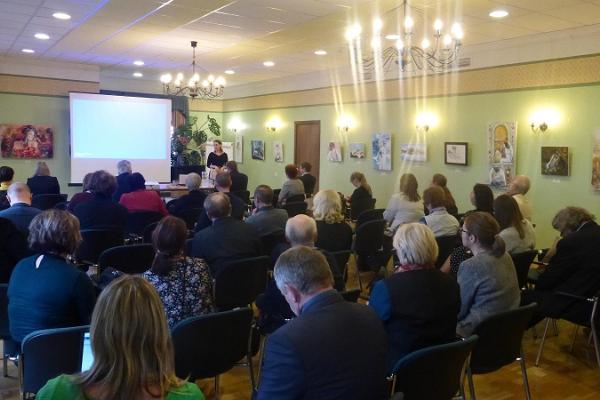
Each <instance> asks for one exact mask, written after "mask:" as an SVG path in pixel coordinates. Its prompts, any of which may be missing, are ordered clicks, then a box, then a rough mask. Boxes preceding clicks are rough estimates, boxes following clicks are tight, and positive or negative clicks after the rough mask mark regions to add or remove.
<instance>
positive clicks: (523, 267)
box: [511, 250, 537, 289]
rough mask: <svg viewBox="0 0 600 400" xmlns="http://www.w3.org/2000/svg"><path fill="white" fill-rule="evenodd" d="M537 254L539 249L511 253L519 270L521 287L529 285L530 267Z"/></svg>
mask: <svg viewBox="0 0 600 400" xmlns="http://www.w3.org/2000/svg"><path fill="white" fill-rule="evenodd" d="M536 255H537V250H528V251H525V252H523V253H518V254H513V255H511V257H512V260H513V263H514V264H515V269H516V270H517V279H518V281H519V288H521V289H522V288H524V287H526V286H527V275H528V274H529V267H531V263H532V262H533V259H534V258H535V256H536Z"/></svg>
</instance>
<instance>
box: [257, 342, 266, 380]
mask: <svg viewBox="0 0 600 400" xmlns="http://www.w3.org/2000/svg"><path fill="white" fill-rule="evenodd" d="M266 342H267V337H266V336H262V335H261V337H260V344H259V346H258V368H257V371H256V387H255V389H258V384H259V382H260V372H261V371H262V363H263V357H264V355H265V343H266Z"/></svg>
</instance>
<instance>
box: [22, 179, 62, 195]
mask: <svg viewBox="0 0 600 400" xmlns="http://www.w3.org/2000/svg"><path fill="white" fill-rule="evenodd" d="M27 186H29V190H31V194H32V195H34V196H35V195H36V194H60V185H59V184H58V179H56V177H55V176H43V175H37V176H32V177H31V178H29V179H27Z"/></svg>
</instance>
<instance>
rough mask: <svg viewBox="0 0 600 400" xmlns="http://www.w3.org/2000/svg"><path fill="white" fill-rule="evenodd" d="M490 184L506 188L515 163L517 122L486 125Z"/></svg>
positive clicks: (513, 172)
mask: <svg viewBox="0 0 600 400" xmlns="http://www.w3.org/2000/svg"><path fill="white" fill-rule="evenodd" d="M488 158H489V168H490V169H489V177H490V181H489V184H490V186H493V187H495V188H499V189H504V188H506V187H507V186H508V185H509V184H510V181H511V179H512V177H513V176H514V174H515V167H516V165H517V123H516V122H495V123H493V124H490V125H489V126H488Z"/></svg>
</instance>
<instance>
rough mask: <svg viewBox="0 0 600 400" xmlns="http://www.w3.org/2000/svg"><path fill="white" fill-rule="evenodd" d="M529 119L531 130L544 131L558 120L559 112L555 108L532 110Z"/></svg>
mask: <svg viewBox="0 0 600 400" xmlns="http://www.w3.org/2000/svg"><path fill="white" fill-rule="evenodd" d="M529 119H530V121H531V130H532V131H533V132H535V133H538V132H546V130H548V128H549V127H550V126H555V125H556V124H558V123H559V122H560V114H559V112H558V111H556V110H551V109H542V110H537V111H536V112H534V113H533V114H532V115H531V117H530V118H529Z"/></svg>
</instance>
